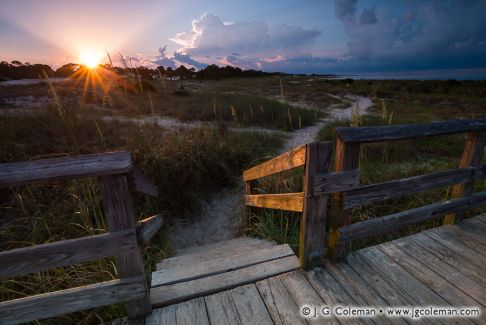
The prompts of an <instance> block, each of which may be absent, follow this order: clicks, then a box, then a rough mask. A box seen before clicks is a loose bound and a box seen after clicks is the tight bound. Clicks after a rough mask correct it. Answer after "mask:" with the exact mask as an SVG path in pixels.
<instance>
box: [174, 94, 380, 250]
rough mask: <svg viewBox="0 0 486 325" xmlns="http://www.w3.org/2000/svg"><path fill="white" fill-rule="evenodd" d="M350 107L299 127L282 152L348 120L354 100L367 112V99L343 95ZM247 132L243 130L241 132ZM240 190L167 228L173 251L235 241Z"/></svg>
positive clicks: (240, 220)
mask: <svg viewBox="0 0 486 325" xmlns="http://www.w3.org/2000/svg"><path fill="white" fill-rule="evenodd" d="M346 98H347V99H348V100H349V101H350V106H349V107H347V108H337V107H333V108H332V109H331V110H330V112H329V113H330V114H329V115H330V116H329V117H327V118H326V119H323V120H321V121H320V122H319V123H317V124H316V125H313V126H310V127H307V128H303V129H300V130H297V131H294V132H292V133H287V134H288V135H290V137H289V139H288V140H287V142H286V144H285V146H284V147H283V148H282V152H285V151H288V150H290V149H292V148H295V147H297V146H300V145H302V144H305V143H309V142H312V141H315V136H316V134H317V132H318V131H319V130H320V129H321V128H322V127H323V126H324V125H325V124H326V123H328V122H329V121H332V120H334V119H344V118H350V117H351V113H352V110H353V106H354V105H355V103H356V101H357V102H358V103H359V106H360V110H361V113H362V114H364V113H366V112H367V110H368V108H369V107H370V106H371V105H372V103H371V99H370V98H367V97H360V96H351V95H347V96H346ZM242 130H243V131H244V130H247V129H242ZM254 130H256V131H258V130H261V131H266V132H278V131H274V130H265V129H258V128H256V129H254ZM243 211H244V205H243V189H242V188H239V189H226V190H223V191H221V192H219V193H218V194H216V195H214V196H213V197H212V198H211V200H210V201H208V202H206V204H205V208H204V209H203V210H202V211H201V214H200V215H199V216H196V217H195V218H194V221H190V222H179V223H178V224H176V225H174V226H173V227H172V229H171V239H172V244H173V246H174V249H175V250H176V251H177V250H181V249H184V248H187V247H191V246H198V245H204V244H209V243H213V242H218V241H222V240H227V239H232V238H236V237H238V235H239V231H240V229H241V228H242V226H243V215H244V214H243Z"/></svg>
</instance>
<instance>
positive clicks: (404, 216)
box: [338, 192, 486, 242]
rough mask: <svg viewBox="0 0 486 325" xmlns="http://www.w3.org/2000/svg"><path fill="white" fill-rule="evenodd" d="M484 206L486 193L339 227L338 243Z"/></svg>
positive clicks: (380, 233)
mask: <svg viewBox="0 0 486 325" xmlns="http://www.w3.org/2000/svg"><path fill="white" fill-rule="evenodd" d="M484 204H486V192H480V193H475V194H472V195H471V196H467V197H462V198H458V199H453V200H449V201H445V202H439V203H433V204H429V205H426V206H423V207H419V208H416V209H411V210H407V211H403V212H398V213H394V214H390V215H387V216H384V217H378V218H373V219H369V220H366V221H362V222H357V223H353V224H351V225H349V226H344V227H340V228H339V229H338V237H339V241H341V242H348V241H351V240H357V239H361V238H365V237H369V236H373V235H382V234H385V233H389V232H391V231H395V230H398V229H402V228H404V227H406V226H410V225H413V224H416V223H419V222H423V221H427V220H431V219H434V218H438V217H441V216H444V215H446V214H448V213H451V212H460V211H464V210H465V209H468V208H475V207H478V206H481V205H484Z"/></svg>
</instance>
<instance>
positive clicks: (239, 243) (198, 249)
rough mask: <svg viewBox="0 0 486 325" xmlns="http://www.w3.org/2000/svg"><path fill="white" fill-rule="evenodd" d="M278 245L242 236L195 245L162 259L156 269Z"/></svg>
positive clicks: (183, 265)
mask: <svg viewBox="0 0 486 325" xmlns="http://www.w3.org/2000/svg"><path fill="white" fill-rule="evenodd" d="M276 245H277V244H276V243H275V242H271V241H268V240H263V239H258V238H251V237H241V238H236V239H232V240H227V241H222V242H218V243H214V244H208V245H204V246H195V247H191V248H188V249H185V250H183V251H181V252H179V253H178V254H177V256H175V257H171V258H167V259H165V260H163V261H161V262H160V263H158V264H157V265H156V270H157V271H159V270H164V269H171V268H180V267H185V266H186V265H187V264H188V263H197V262H202V261H208V260H213V259H218V258H223V257H228V256H233V255H238V254H241V253H245V252H251V251H254V250H257V249H261V248H268V247H272V246H276Z"/></svg>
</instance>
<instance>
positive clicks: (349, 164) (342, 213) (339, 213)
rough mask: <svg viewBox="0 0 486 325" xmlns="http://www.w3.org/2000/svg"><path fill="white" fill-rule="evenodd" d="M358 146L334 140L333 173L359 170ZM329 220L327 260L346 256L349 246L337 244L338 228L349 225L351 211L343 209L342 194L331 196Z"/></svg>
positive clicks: (337, 193)
mask: <svg viewBox="0 0 486 325" xmlns="http://www.w3.org/2000/svg"><path fill="white" fill-rule="evenodd" d="M359 155H360V145H359V143H358V144H346V143H344V142H343V141H342V140H340V139H337V140H336V161H335V167H334V171H335V172H342V171H346V170H355V169H359ZM331 198H332V200H331V218H330V222H329V231H328V244H327V256H328V258H329V259H333V258H336V257H340V256H344V255H346V253H347V251H348V250H349V248H350V246H349V245H345V244H343V243H339V230H338V228H339V227H342V226H346V225H349V224H350V223H351V211H347V210H344V209H343V206H344V197H343V193H342V192H336V193H332V195H331Z"/></svg>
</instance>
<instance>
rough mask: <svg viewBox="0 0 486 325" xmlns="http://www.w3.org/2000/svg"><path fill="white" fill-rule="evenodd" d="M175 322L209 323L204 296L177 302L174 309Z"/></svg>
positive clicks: (183, 323) (202, 324)
mask: <svg viewBox="0 0 486 325" xmlns="http://www.w3.org/2000/svg"><path fill="white" fill-rule="evenodd" d="M176 324H177V325H179V324H180V325H186V324H188V325H190V324H198V325H199V324H201V325H209V319H208V313H207V311H206V304H205V303H204V298H197V299H192V300H189V301H186V302H183V303H180V304H178V305H177V309H176Z"/></svg>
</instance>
